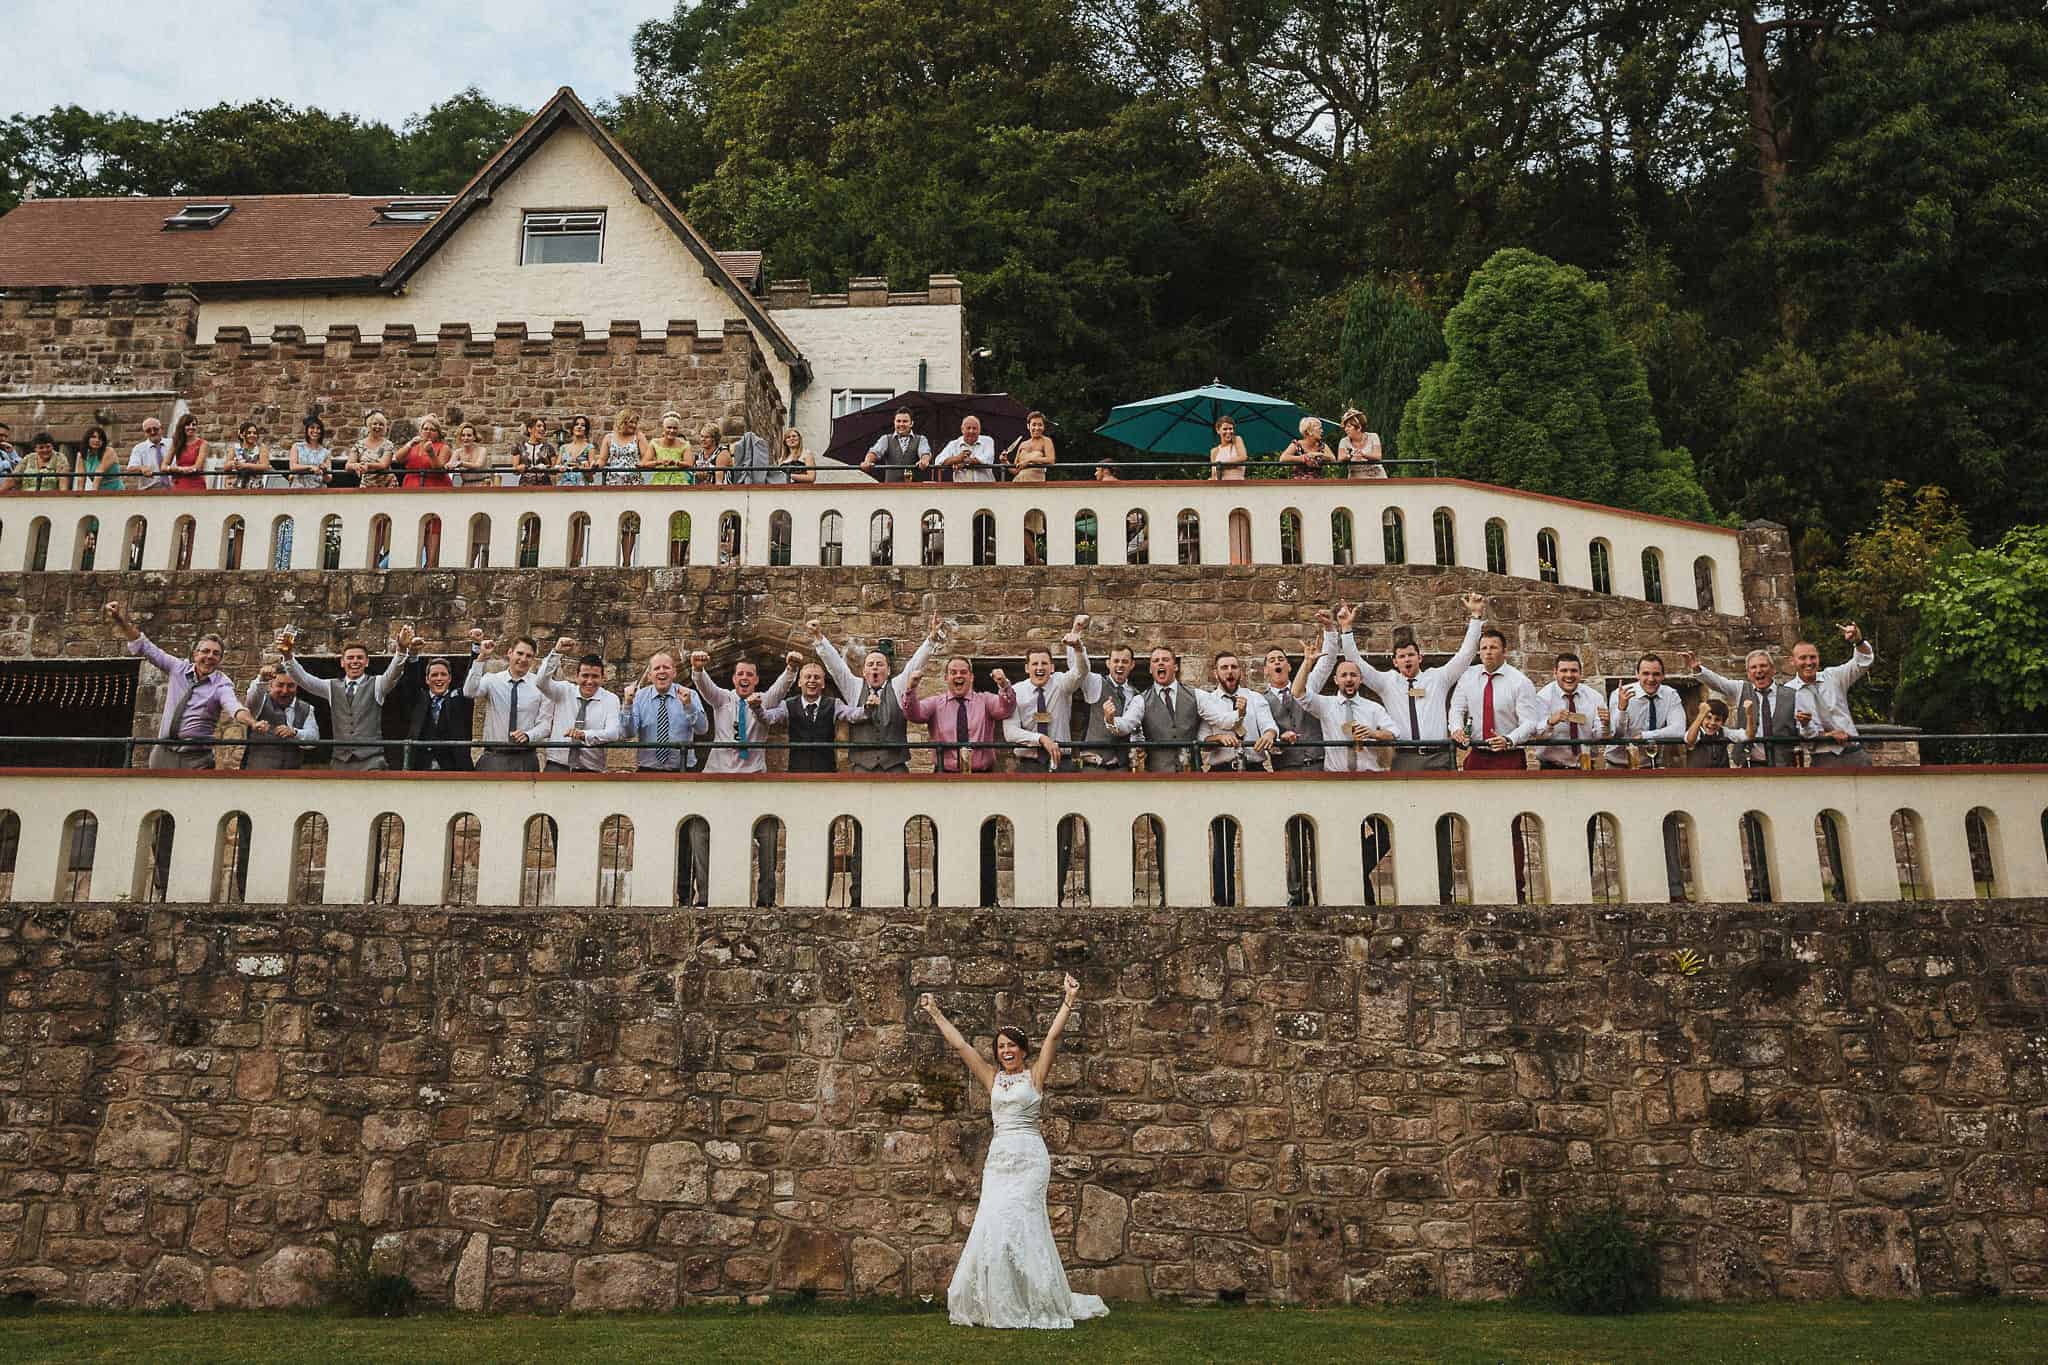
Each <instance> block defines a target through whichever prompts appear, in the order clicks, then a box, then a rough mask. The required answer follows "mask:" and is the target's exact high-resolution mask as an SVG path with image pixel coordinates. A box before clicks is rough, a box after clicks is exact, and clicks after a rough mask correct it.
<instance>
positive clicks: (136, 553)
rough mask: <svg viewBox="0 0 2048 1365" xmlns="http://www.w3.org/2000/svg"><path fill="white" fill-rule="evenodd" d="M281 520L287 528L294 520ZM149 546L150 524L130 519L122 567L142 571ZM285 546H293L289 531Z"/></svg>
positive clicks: (122, 540)
mask: <svg viewBox="0 0 2048 1365" xmlns="http://www.w3.org/2000/svg"><path fill="white" fill-rule="evenodd" d="M279 520H280V521H282V522H283V523H284V524H285V526H286V527H287V528H289V527H290V525H291V520H292V519H291V518H290V517H280V518H279ZM148 545H149V522H148V521H147V520H145V519H144V518H142V517H130V518H128V529H127V530H126V531H125V532H124V533H123V534H122V536H121V567H122V568H124V569H126V570H128V571H129V572H131V573H132V572H134V571H135V570H137V569H140V568H141V567H142V553H143V551H144V550H145V549H147V548H148ZM285 546H286V548H287V549H289V548H290V546H291V532H290V530H289V529H287V530H286V532H285Z"/></svg>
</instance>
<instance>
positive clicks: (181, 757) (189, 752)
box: [149, 744, 213, 768]
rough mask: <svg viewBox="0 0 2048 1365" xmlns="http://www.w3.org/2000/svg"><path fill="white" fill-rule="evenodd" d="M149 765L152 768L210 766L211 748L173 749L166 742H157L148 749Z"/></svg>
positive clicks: (211, 764)
mask: <svg viewBox="0 0 2048 1365" xmlns="http://www.w3.org/2000/svg"><path fill="white" fill-rule="evenodd" d="M149 766H150V767H152V768H211V767H212V766H213V750H212V749H174V748H172V747H171V746H170V745H168V744H159V745H157V746H156V747H155V748H154V749H151V750H150V751H149Z"/></svg>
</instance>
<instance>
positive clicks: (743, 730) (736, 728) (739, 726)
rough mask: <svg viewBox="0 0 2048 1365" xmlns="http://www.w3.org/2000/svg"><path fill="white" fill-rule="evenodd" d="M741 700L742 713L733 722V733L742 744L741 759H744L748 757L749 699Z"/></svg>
mask: <svg viewBox="0 0 2048 1365" xmlns="http://www.w3.org/2000/svg"><path fill="white" fill-rule="evenodd" d="M739 700H740V713H739V715H738V716H737V717H735V718H734V720H733V724H732V733H733V738H734V739H737V740H738V741H739V742H740V757H741V758H742V759H744V758H745V757H746V756H747V699H746V698H745V697H741V698H740V699H739Z"/></svg>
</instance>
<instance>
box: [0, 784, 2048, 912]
mask: <svg viewBox="0 0 2048 1365" xmlns="http://www.w3.org/2000/svg"><path fill="white" fill-rule="evenodd" d="M2043 771H2044V770H2042V769H2039V768H2033V769H2027V768H2013V769H1972V770H1952V771H1945V770H1941V769H1910V768H1907V769H1885V768H1874V769H1864V770H1861V771H1856V770H1813V769H1775V770H1771V771H1769V772H1765V773H1750V772H1741V771H1727V770H1724V771H1722V772H1718V773H1717V772H1682V771H1681V772H1669V771H1651V770H1643V771H1635V772H1632V771H1627V770H1621V771H1612V772H1600V773H1590V774H1582V773H1577V772H1548V773H1546V772H1526V773H1492V774H1487V775H1485V776H1474V777H1467V776H1464V775H1463V774H1460V773H1442V774H1403V775H1399V776H1395V775H1389V774H1382V775H1374V776H1366V777H1349V776H1346V775H1343V774H1311V775H1305V776H1268V775H1258V776H1245V777H1240V778H1238V779H1236V780H1230V779H1227V778H1218V777H1200V776H1191V777H1182V776H1178V775H1167V774H1159V775H1152V774H1144V775H1100V774H1073V775H1065V776H1058V777H1052V778H1045V777H1037V776H1024V775H983V776H977V777H969V778H958V777H953V778H943V777H930V776H917V777H908V776H906V777H900V778H883V779H855V778H850V777H827V778H803V777H789V776H771V777H708V778H707V777H690V778H683V779H678V778H674V777H646V778H643V777H639V776H636V775H630V774H620V775H614V776H611V777H605V778H579V777H555V776H550V777H532V776H514V775H511V774H504V775H497V774H475V775H471V774H439V773H415V774H409V775H398V776H390V775H384V774H376V773H326V772H300V773H238V772H220V773H214V772H204V773H152V772H148V771H145V770H128V771H116V772H107V773H94V774H78V773H63V772H50V771H48V770H34V769H19V770H12V771H7V772H5V773H4V777H0V808H5V809H9V810H12V811H13V812H14V813H15V814H17V815H18V816H19V817H20V820H21V838H20V844H19V849H20V852H19V860H18V862H17V864H16V869H15V877H14V888H13V895H14V899H16V900H18V901H40V900H47V899H50V898H52V896H53V894H54V891H55V888H56V885H57V874H58V868H59V866H60V861H61V860H62V858H63V857H64V855H65V853H66V852H67V845H66V842H65V840H64V838H63V837H62V836H63V830H64V822H65V820H66V818H67V817H68V816H70V815H71V814H72V813H73V812H75V811H90V812H92V813H93V814H94V815H95V816H96V817H97V819H98V820H99V839H98V848H97V862H96V865H95V867H94V870H93V882H92V899H93V900H95V901H102V902H113V901H120V900H126V899H129V898H130V895H131V892H132V891H133V889H134V888H135V887H136V886H137V885H138V883H139V881H140V876H139V869H140V868H141V866H142V865H143V860H142V856H141V854H142V850H143V849H144V848H145V847H146V846H145V845H144V844H143V842H142V836H143V830H144V819H145V817H146V816H147V815H149V814H150V813H151V812H154V811H158V810H169V811H171V812H174V814H175V817H176V839H175V842H174V846H173V851H172V857H171V868H170V895H169V899H170V900H172V901H174V902H184V903H203V902H206V901H208V900H212V899H214V876H215V868H216V867H217V866H218V864H219V861H220V859H219V850H220V844H219V839H220V829H221V824H222V817H223V816H225V815H227V814H229V813H230V812H241V813H244V814H247V815H248V816H249V817H250V819H251V821H252V838H251V842H250V847H251V856H250V859H249V876H248V887H247V892H246V896H245V899H246V901H248V902H249V903H265V902H282V901H284V900H285V899H286V898H287V887H288V886H289V885H290V883H291V870H292V869H291V858H292V850H293V838H292V833H293V830H294V829H295V828H296V824H297V821H298V819H299V817H300V816H301V815H302V814H304V813H306V812H310V811H318V812H320V813H321V814H322V815H323V816H324V817H325V818H326V819H327V820H328V822H329V831H328V843H327V864H326V892H325V902H326V903H327V904H330V905H337V904H338V905H347V904H360V903H361V902H362V900H363V898H364V895H365V888H366V887H367V885H368V876H369V863H370V855H371V839H370V830H371V823H372V821H373V820H374V819H375V818H376V817H377V816H378V815H379V814H380V813H382V812H392V813H395V814H397V815H398V816H400V817H401V818H402V819H403V821H404V832H405V833H404V839H405V842H404V858H403V870H402V875H401V882H400V887H399V892H398V894H399V899H400V901H401V902H402V903H405V904H412V905H434V904H438V903H440V901H441V898H442V889H443V885H444V879H445V874H446V857H447V847H448V840H447V838H446V837H445V832H446V830H447V828H448V822H449V820H450V818H451V817H452V816H454V815H455V814H457V813H459V812H468V813H471V814H474V815H476V816H477V817H478V820H479V821H480V823H481V826H482V847H481V851H480V858H479V872H478V901H479V903H480V904H484V905H511V904H517V903H518V901H519V890H520V872H521V866H520V860H521V852H520V848H521V834H522V831H523V829H524V827H525V823H526V821H527V820H528V819H530V818H531V817H533V816H535V815H542V814H545V815H549V816H552V817H553V818H554V819H555V821H556V822H557V826H558V829H559V831H560V835H561V837H560V840H559V854H558V859H559V861H558V864H557V872H556V891H555V895H554V903H555V904H560V905H585V906H587V905H592V904H594V903H596V901H597V887H598V865H597V849H598V839H597V834H598V830H599V828H600V827H601V825H602V823H603V822H604V821H605V820H606V819H607V818H609V817H610V816H611V815H613V814H615V813H616V814H624V815H627V816H628V817H629V818H630V819H631V820H632V822H633V825H634V829H635V832H636V835H637V838H636V841H635V842H636V848H635V861H634V865H633V868H632V872H631V874H630V878H629V881H628V886H627V892H626V900H627V902H628V903H631V904H636V905H647V906H667V905H669V904H670V901H671V895H672V888H673V887H674V885H675V843H676V838H675V836H676V831H677V829H678V827H679V826H680V825H681V822H682V821H683V820H684V819H686V818H688V817H691V816H701V817H703V818H704V819H705V820H706V821H707V822H708V823H709V825H710V832H711V849H712V877H711V887H710V899H711V903H712V905H713V906H716V907H741V906H744V905H746V904H747V903H748V900H749V896H748V889H749V888H748V876H747V871H748V868H747V861H748V860H747V857H746V855H745V853H744V852H743V850H745V849H746V847H747V841H748V834H749V831H750V830H751V829H752V827H753V823H754V821H755V820H757V819H759V818H761V817H763V816H769V815H773V816H776V817H778V818H780V819H781V820H782V821H784V831H785V832H784V839H785V843H784V850H785V858H786V860H787V861H786V863H785V880H784V887H785V895H784V899H785V902H786V903H787V904H789V905H795V906H821V905H823V904H824V903H825V897H826V876H827V854H828V851H829V848H830V838H829V834H830V827H831V822H832V820H833V819H834V818H835V817H837V816H839V815H853V816H854V817H855V818H857V819H858V820H859V821H860V824H861V829H862V842H863V845H864V849H865V853H866V857H865V859H864V862H863V869H862V871H863V878H862V903H863V904H864V905H865V906H867V907H868V908H869V909H879V908H882V907H886V906H891V905H901V904H902V903H903V871H902V868H903V860H902V858H901V856H900V849H901V847H902V838H903V828H904V825H905V823H906V822H907V821H908V820H909V819H910V818H911V817H912V816H916V815H925V816H929V817H930V818H931V819H932V820H933V821H934V823H935V824H936V826H937V829H938V840H939V850H940V857H939V862H938V867H939V876H940V883H939V903H940V904H941V905H944V906H971V905H973V904H974V903H975V900H976V892H977V881H978V867H977V858H976V856H975V849H976V847H977V838H978V834H979V831H980V828H981V824H982V822H983V821H984V820H985V819H987V818H989V817H991V816H996V815H1001V816H1004V817H1006V818H1008V819H1009V820H1010V821H1011V822H1012V824H1013V829H1014V833H1015V845H1014V847H1015V877H1016V883H1015V884H1016V893H1015V900H1016V903H1017V904H1018V905H1020V906H1045V905H1050V904H1053V903H1054V902H1055V900H1056V892H1055V889H1054V876H1055V872H1054V849H1055V837H1056V835H1055V831H1056V830H1057V828H1058V824H1059V821H1060V819H1061V818H1063V817H1064V816H1066V815H1069V814H1077V815H1080V816H1082V817H1083V818H1084V819H1086V820H1087V821H1088V830H1089V850H1088V860H1087V862H1088V870H1089V877H1090V882H1091V891H1092V894H1091V900H1092V903H1093V904H1094V905H1095V906H1096V907H1097V908H1105V907H1121V906H1128V905H1130V904H1131V903H1132V901H1133V899H1134V897H1133V877H1132V866H1133V862H1132V844H1133V836H1132V822H1133V818H1134V817H1135V816H1138V815H1140V814H1150V815H1154V816H1157V817H1158V818H1159V819H1160V821H1161V822H1162V824H1163V825H1164V828H1165V835H1166V842H1165V850H1166V852H1165V864H1166V899H1167V902H1168V903H1169V904H1171V905H1177V906H1201V905H1207V904H1209V903H1210V889H1209V878H1208V870H1207V862H1208V859H1207V848H1208V844H1207V840H1208V836H1209V828H1210V821H1211V820H1212V819H1214V818H1215V817H1216V816H1218V815H1229V816H1232V817H1234V818H1235V819H1236V820H1237V821H1238V822H1239V825H1240V827H1241V830H1242V835H1243V838H1242V846H1243V864H1242V866H1243V873H1242V876H1243V885H1244V891H1245V900H1244V903H1245V904H1248V905H1254V906H1277V905H1284V904H1285V903H1286V891H1287V882H1286V867H1285V863H1284V856H1285V855H1284V851H1283V850H1284V849H1285V846H1286V840H1285V838H1284V831H1285V827H1286V822H1287V820H1288V819H1289V818H1290V817H1291V816H1294V815H1298V814H1299V815H1307V816H1309V817H1311V818H1312V819H1313V820H1314V821H1315V823H1316V825H1317V828H1318V833H1319V837H1318V839H1317V841H1316V842H1317V845H1318V849H1319V853H1318V865H1317V871H1318V873H1319V876H1318V881H1319V883H1320V888H1321V896H1320V901H1321V903H1322V904H1325V905H1356V904H1359V903H1360V902H1361V901H1362V899H1363V885H1364V875H1365V869H1364V867H1363V860H1362V858H1361V855H1360V850H1359V837H1358V830H1359V827H1360V824H1361V822H1362V821H1363V820H1364V819H1365V818H1366V817H1367V816H1368V815H1379V816H1381V817H1383V818H1385V819H1387V820H1388V821H1389V822H1390V823H1391V825H1392V827H1393V850H1394V851H1393V855H1392V856H1393V860H1394V868H1393V877H1394V890H1395V895H1394V899H1395V902H1396V903H1398V904H1402V905H1419V906H1430V907H1434V905H1435V904H1436V899H1437V886H1436V841H1435V836H1434V830H1435V826H1436V822H1437V820H1438V818H1439V817H1441V816H1443V815H1447V814H1454V815H1457V816H1459V817H1460V818H1462V819H1463V820H1464V821H1465V822H1466V825H1467V830H1468V841H1469V849H1470V852H1469V855H1468V861H1467V866H1468V868H1469V870H1470V871H1469V875H1470V879H1471V883H1470V884H1471V895H1472V900H1473V903H1475V904H1477V905H1482V906H1484V905H1512V904H1513V903H1514V900H1515V889H1514V876H1513V863H1512V851H1511V844H1510V838H1511V834H1510V831H1511V825H1512V822H1513V820H1514V819H1515V817H1516V816H1517V815H1519V814H1521V813H1522V812H1525V811H1537V812H1542V813H1543V817H1544V818H1543V824H1542V826H1541V829H1540V835H1539V838H1540V842H1541V847H1542V852H1543V859H1542V861H1543V863H1544V867H1545V871H1546V876H1547V878H1548V881H1549V899H1550V902H1551V903H1552V904H1557V905H1573V904H1584V903H1586V902H1587V901H1589V900H1590V899H1591V895H1592V880H1591V872H1590V868H1589V866H1588V863H1587V859H1586V832H1585V831H1586V821H1587V820H1588V819H1589V818H1590V817H1591V816H1593V815H1595V814H1596V813H1606V814H1611V815H1613V816H1614V817H1615V818H1616V821H1617V823H1618V833H1619V846H1618V859H1617V861H1618V863H1619V870H1620V876H1621V882H1622V892H1623V895H1624V898H1632V899H1634V900H1637V901H1641V902H1646V903H1661V902H1663V901H1664V899H1665V896H1666V891H1665V878H1664V852H1663V841H1662V837H1661V829H1662V822H1663V819H1664V817H1665V815H1667V814H1669V813H1671V812H1674V811H1678V812H1684V813H1685V814H1686V815H1687V816H1689V817H1690V818H1691V820H1692V822H1693V836H1692V837H1693V840H1694V844H1693V855H1694V868H1695V876H1696V877H1697V878H1698V883H1697V885H1696V886H1695V894H1696V896H1697V897H1698V899H1700V900H1701V901H1704V902H1712V903H1721V904H1727V903H1736V904H1739V903H1741V902H1742V901H1743V899H1744V896H1745V885H1744V881H1743V865H1742V850H1741V843H1740V834H1739V822H1740V820H1741V817H1742V815H1743V813H1744V812H1745V811H1755V812H1757V813H1758V814H1760V815H1761V817H1762V819H1763V822H1764V827H1765V842H1766V847H1767V850H1768V857H1769V860H1770V866H1771V873H1772V879H1773V890H1774V898H1775V899H1776V900H1777V901H1778V902H1780V903H1785V904H1800V903H1812V902H1815V901H1818V900H1820V898H1821V871H1820V863H1819V858H1818V855H1817V853H1816V850H1815V840H1814V816H1815V813H1816V812H1817V811H1823V810H1826V811H1833V812H1836V813H1838V814H1839V816H1840V818H1841V834H1842V844H1843V856H1844V862H1845V863H1846V865H1847V867H1846V872H1847V881H1848V892H1849V898H1850V899H1851V900H1854V901H1889V900H1896V899H1897V898H1898V896H1899V878H1898V874H1897V867H1896V864H1895V861H1894V858H1893V848H1892V839H1891V832H1890V820H1891V816H1892V813H1893V812H1894V811H1895V810H1899V809H1901V808H1909V809H1911V810H1913V811H1915V812H1917V813H1918V815H1919V818H1920V824H1921V834H1922V849H1921V857H1922V866H1923V867H1924V868H1925V876H1926V880H1927V882H1928V885H1929V889H1930V890H1931V891H1932V892H1933V894H1934V895H1935V896H1936V897H1937V898H1940V899H1946V900H1968V899H1970V898H1971V897H1972V896H1973V895H1974V894H1975V886H1974V883H1973V880H1972V875H1971V866H1970V856H1969V850H1968V845H1967V843H1966V841H1965V835H1964V829H1963V822H1964V817H1965V815H1966V814H1967V812H1968V811H1969V810H1971V809H1972V808H1982V809H1984V810H1985V811H1987V812H1989V814H1990V817H1991V818H1990V820H1989V822H1988V825H1989V834H1990V842H1991V862H1992V869H1993V876H1994V879H1995V881H1996V887H1997V893H1998V894H1999V895H2000V896H2002V897H2015V896H2030V895H2039V894H2040V892H2041V888H2042V887H2043V886H2048V857H2044V853H2043V846H2042V841H2041V837H2040V819H2041V800H2042V798H2041V790H2042V777H2043Z"/></svg>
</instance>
